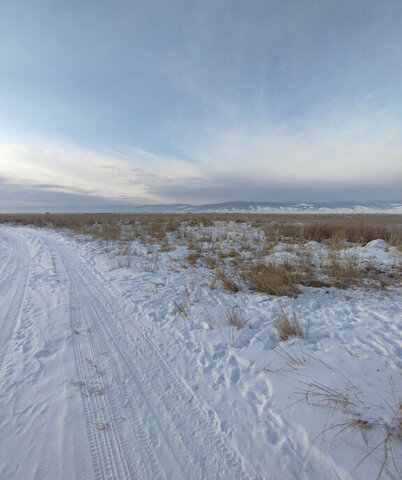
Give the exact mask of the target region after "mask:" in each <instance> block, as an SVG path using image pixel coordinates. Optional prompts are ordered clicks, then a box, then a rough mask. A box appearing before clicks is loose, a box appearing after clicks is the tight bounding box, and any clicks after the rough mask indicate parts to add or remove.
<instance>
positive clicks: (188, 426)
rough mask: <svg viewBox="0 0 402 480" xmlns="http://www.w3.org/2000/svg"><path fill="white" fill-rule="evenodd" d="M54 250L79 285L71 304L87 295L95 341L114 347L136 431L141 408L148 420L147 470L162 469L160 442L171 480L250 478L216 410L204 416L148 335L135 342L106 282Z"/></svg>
mask: <svg viewBox="0 0 402 480" xmlns="http://www.w3.org/2000/svg"><path fill="white" fill-rule="evenodd" d="M53 248H54V249H55V250H57V251H58V253H59V254H60V256H61V257H62V259H63V263H64V265H65V268H66V270H67V273H68V275H69V276H70V280H71V283H72V284H75V287H73V289H76V290H75V291H74V294H73V295H72V298H74V296H76V300H72V302H73V304H74V305H75V306H76V308H77V305H78V304H79V303H80V302H82V299H83V295H85V296H86V297H87V303H86V306H85V312H83V313H85V314H86V315H88V317H89V318H92V320H93V323H94V325H95V328H94V331H93V333H92V335H91V336H92V337H93V338H95V339H96V340H95V342H96V343H97V344H98V345H99V347H100V348H105V347H106V348H109V349H111V348H112V360H111V361H110V362H109V365H108V367H109V369H110V370H111V373H112V376H113V378H114V379H117V380H118V383H117V385H118V391H119V395H120V398H121V399H124V398H126V399H130V398H132V399H135V401H136V405H135V407H134V408H127V412H126V414H127V417H128V419H129V423H130V426H131V427H132V430H133V431H135V430H136V429H137V430H138V421H139V418H133V415H136V416H137V417H138V414H136V413H135V412H136V409H137V408H136V407H138V408H140V409H141V412H142V416H143V417H144V418H147V429H146V430H144V427H143V426H142V427H141V428H140V434H141V436H142V437H144V436H145V437H146V438H147V439H148V441H147V442H146V445H145V446H144V444H142V445H139V452H142V455H143V456H144V457H145V459H146V462H147V463H146V464H145V465H146V466H147V470H148V469H149V468H150V467H151V466H152V465H157V461H156V459H155V455H154V452H153V451H152V443H155V440H157V442H156V443H159V446H156V447H155V448H154V450H155V452H157V453H158V456H159V457H160V459H161V460H163V465H164V468H165V472H166V473H168V475H169V477H168V478H173V477H172V475H174V478H180V477H181V478H184V479H188V478H192V479H198V478H199V479H201V478H208V479H213V478H216V479H218V478H219V479H222V478H228V479H229V478H236V479H238V478H249V476H248V475H247V473H246V472H245V470H244V467H243V465H242V462H241V460H240V458H239V456H238V454H237V453H236V452H235V451H234V450H233V448H232V447H231V445H230V444H229V441H228V439H227V438H226V437H225V436H224V434H223V433H222V432H221V431H220V429H219V426H218V424H217V422H216V419H215V418H214V413H213V411H212V410H209V411H208V412H206V411H205V408H204V406H203V405H202V402H201V401H200V400H199V399H198V398H197V397H196V396H195V395H194V392H193V391H192V390H191V389H190V388H189V387H188V386H187V385H186V384H185V383H184V382H183V381H182V380H181V378H180V377H179V376H178V375H177V374H176V373H175V372H173V370H172V369H171V368H170V366H169V365H168V364H167V362H166V361H165V360H164V358H163V357H162V355H161V353H160V352H159V350H158V349H157V348H156V347H155V345H154V344H153V342H152V340H151V339H150V337H149V334H148V333H146V332H145V331H142V330H141V329H139V328H138V327H137V336H136V338H135V339H133V338H131V337H130V336H129V335H128V334H127V333H126V332H125V331H124V326H123V324H122V322H121V319H120V318H119V316H120V315H123V314H124V312H123V311H122V309H121V307H119V308H118V307H117V306H118V304H119V303H121V302H122V299H121V298H117V297H116V295H114V294H112V293H111V292H110V291H108V289H107V287H106V286H105V284H104V282H101V281H100V280H99V279H98V278H97V277H96V276H95V275H94V273H93V272H92V271H91V270H90V269H89V268H88V267H87V266H86V265H85V264H83V262H82V260H81V259H80V258H79V257H78V256H77V255H76V253H75V252H73V251H72V249H71V248H69V247H66V246H65V245H63V244H61V243H56V242H55V243H54V245H53ZM78 285H79V286H80V288H79V290H78ZM84 292H85V294H84ZM83 317H84V315H82V318H83ZM106 319H107V320H106ZM91 342H93V340H91ZM89 343H90V342H89ZM92 351H93V346H92ZM93 354H94V352H93ZM83 355H85V350H84V352H80V353H79V354H78V355H77V356H80V357H81V359H82V356H83ZM122 367H123V369H124V373H125V374H126V376H127V381H126V383H125V384H123V383H121V381H122V378H123V375H122V371H121V369H122ZM82 370H84V369H82ZM83 374H85V372H84V371H83ZM86 376H87V377H88V374H86ZM115 383H116V382H115ZM123 385H124V386H123ZM105 396H106V395H105ZM113 408H114V407H113ZM113 408H112V413H113ZM155 437H157V438H156V439H155ZM141 443H142V442H141ZM144 447H145V452H144ZM144 454H145V455H144ZM150 460H151V461H150ZM145 465H144V468H145ZM152 468H153V467H152ZM158 472H159V475H156V473H157V472H155V471H153V473H152V476H150V475H149V473H148V472H147V473H148V474H147V476H146V477H140V478H159V477H160V476H161V470H160V469H158Z"/></svg>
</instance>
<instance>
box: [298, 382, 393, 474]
mask: <svg viewBox="0 0 402 480" xmlns="http://www.w3.org/2000/svg"><path fill="white" fill-rule="evenodd" d="M301 384H302V385H304V386H305V390H304V391H301V392H297V393H299V394H300V395H302V396H303V397H304V398H305V400H306V402H307V403H308V404H309V405H312V406H315V407H321V408H329V409H331V410H336V411H339V412H341V413H342V414H343V415H345V417H344V420H343V421H341V422H340V423H333V424H331V425H330V426H329V427H327V428H325V429H324V430H322V431H321V432H319V433H318V435H317V436H316V437H315V438H314V439H313V441H312V443H311V444H310V447H309V449H308V451H307V453H306V455H305V457H304V460H303V462H302V465H301V467H300V469H301V468H302V467H303V464H304V462H305V460H306V458H307V456H308V455H309V452H310V451H311V448H312V447H313V444H314V443H315V442H316V441H317V440H318V439H319V438H320V437H322V436H323V435H324V434H326V433H327V432H329V431H332V432H334V438H336V437H338V436H340V435H341V434H343V433H344V432H347V431H356V432H360V433H361V438H362V439H363V442H364V443H363V444H362V445H361V446H362V447H363V448H365V450H366V454H365V455H364V456H363V457H362V458H361V459H360V460H359V462H358V463H357V464H356V465H355V466H354V468H353V470H352V471H351V472H350V473H349V475H348V477H347V478H351V476H352V475H353V474H354V472H355V471H356V470H357V469H358V468H359V467H360V465H362V464H363V463H364V462H365V461H366V460H367V459H368V458H369V457H371V456H373V455H374V454H377V458H376V461H377V463H378V465H379V467H378V468H379V470H378V471H377V472H373V474H374V475H375V477H374V476H373V478H376V480H379V479H380V478H382V476H383V474H386V475H387V478H395V476H394V474H393V473H392V472H391V470H392V469H393V470H394V471H395V472H396V474H397V476H398V478H401V474H402V472H401V469H400V466H398V460H400V455H399V456H398V454H397V450H396V444H397V443H398V442H401V441H402V399H399V401H398V402H397V404H396V408H394V414H393V416H392V418H391V419H390V420H388V421H387V420H385V419H384V418H383V416H382V415H377V416H371V417H370V418H369V419H367V418H362V416H361V414H360V413H359V408H363V411H365V412H369V411H370V409H371V407H374V408H378V406H377V405H370V404H366V403H363V402H362V400H361V398H360V394H361V392H360V391H359V390H358V389H357V388H356V387H354V391H351V390H350V388H348V389H346V388H344V389H343V390H339V389H336V388H332V387H329V386H327V385H324V384H321V383H319V382H311V383H306V382H301ZM350 386H353V384H351V383H350V382H349V387H350ZM374 432H377V434H379V438H380V440H379V441H378V436H377V438H376V439H374V438H375V437H374V438H372V437H371V434H372V433H374Z"/></svg>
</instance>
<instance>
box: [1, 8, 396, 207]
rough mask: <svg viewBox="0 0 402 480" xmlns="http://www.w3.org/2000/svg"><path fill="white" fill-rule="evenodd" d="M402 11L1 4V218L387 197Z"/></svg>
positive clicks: (392, 190) (392, 189)
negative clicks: (59, 210) (85, 208)
mask: <svg viewBox="0 0 402 480" xmlns="http://www.w3.org/2000/svg"><path fill="white" fill-rule="evenodd" d="M401 44H402V3H401V2H400V1H399V0H395V1H394V0H384V1H381V2H378V1H361V0H353V1H350V0H348V1H342V0H337V1H335V0H334V1H327V0H306V1H296V0H292V1H283V0H281V1H271V0H265V1H263V0H259V1H257V0H250V1H244V0H243V1H238V0H232V1H229V0H224V1H219V0H214V1H205V2H192V1H175V0H169V1H167V0H166V1H154V0H150V1H129V0H124V1H123V0H121V1H120V0H115V1H106V0H102V1H95V0H93V1H84V0H80V1H69V2H63V1H40V0H39V1H35V2H31V1H18V2H17V1H10V0H3V1H2V2H1V3H0V208H3V209H4V208H10V209H11V208H13V205H14V206H17V205H18V206H23V205H24V204H28V205H32V206H35V205H38V206H39V205H43V206H44V205H46V204H47V203H53V204H55V205H59V204H60V205H65V204H71V205H74V204H76V205H78V204H80V205H82V204H83V203H84V204H85V202H87V204H88V205H93V204H95V203H99V204H107V203H175V202H190V203H208V202H215V201H227V200H267V201H275V200H277V201H285V200H290V201H294V200H308V201H313V200H320V201H331V200H374V199H384V200H386V199H400V198H401V190H400V185H401V180H402V168H401V165H402V158H401V157H402V128H401V125H402V50H401V48H400V45H401Z"/></svg>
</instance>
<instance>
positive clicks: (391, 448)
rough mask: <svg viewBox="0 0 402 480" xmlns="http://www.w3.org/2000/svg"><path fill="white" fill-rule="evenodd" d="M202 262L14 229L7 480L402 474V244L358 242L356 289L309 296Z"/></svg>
mask: <svg viewBox="0 0 402 480" xmlns="http://www.w3.org/2000/svg"><path fill="white" fill-rule="evenodd" d="M240 227H241V226H240ZM240 227H236V228H240ZM217 228H218V227H217ZM225 228H227V227H225ZM233 228H234V227H233ZM195 231H196V229H195ZM231 248H232V247H231ZM326 249H327V247H326V246H325V245H323V244H319V243H316V242H310V243H309V244H308V245H304V246H303V251H304V252H306V251H308V259H309V261H310V262H311V263H312V264H314V263H316V264H319V263H320V262H324V260H323V259H324V258H326V257H325V256H326V255H327V251H326ZM223 250H224V249H223ZM304 254H305V253H304ZM188 255H189V251H188V248H187V246H186V245H184V244H180V245H177V247H176V248H173V249H168V248H161V246H160V245H158V244H153V245H152V246H151V247H150V246H149V245H146V244H144V243H143V242H140V241H139V240H138V239H133V240H131V241H130V242H126V244H125V246H124V249H123V248H122V245H121V242H119V241H108V242H105V241H93V240H91V239H89V238H88V237H85V236H83V235H81V236H72V235H68V234H67V233H66V232H60V231H54V230H50V229H40V228H33V227H15V226H10V225H1V226H0V271H1V274H0V385H1V387H0V428H1V435H0V478H1V479H18V480H26V479H41V480H44V479H49V480H53V479H102V480H104V479H128V478H133V479H134V478H135V479H159V478H165V479H168V480H176V479H180V478H181V479H185V480H191V479H208V480H210V479H241V478H250V479H273V480H276V479H306V480H313V479H314V480H315V479H317V480H318V479H322V480H327V479H328V480H330V479H356V480H357V479H367V480H369V479H376V478H378V477H380V478H391V479H394V478H401V472H402V448H401V447H402V438H401V437H402V403H401V402H402V362H401V354H402V333H401V325H402V318H401V307H402V301H401V285H400V268H401V257H400V251H399V250H398V249H397V248H396V247H394V246H389V245H388V244H387V243H386V242H385V241H384V240H373V241H371V242H369V243H367V244H366V245H365V246H356V245H354V246H351V245H349V247H348V249H347V251H346V250H345V251H343V250H342V249H341V250H339V252H338V255H341V256H342V255H349V258H351V257H350V255H353V259H354V261H355V262H356V264H357V265H358V268H359V271H360V272H361V276H360V277H359V280H358V281H357V282H355V284H354V285H353V286H349V287H348V288H343V289H341V288H336V287H335V286H331V285H330V284H327V285H326V286H323V285H325V282H322V285H321V286H316V287H315V286H303V287H301V289H300V293H299V294H297V295H292V296H273V295H267V294H266V293H262V292H256V291H254V290H251V289H250V288H249V287H248V285H247V282H245V281H243V280H242V279H236V281H237V282H238V285H239V289H238V291H237V292H231V291H229V290H228V289H226V288H224V282H223V281H222V279H221V277H219V276H218V277H217V276H216V272H214V270H213V269H211V268H207V266H205V265H203V264H201V263H200V262H199V259H197V258H195V259H193V261H190V262H189V257H188ZM244 255H247V253H244ZM267 255H268V256H269V257H270V258H271V259H275V260H278V259H279V260H286V261H287V262H289V263H291V262H292V261H294V262H297V260H298V258H299V257H300V255H301V253H300V251H299V250H298V248H297V246H289V245H287V244H286V243H281V242H279V243H278V244H276V245H275V246H274V247H273V248H272V250H271V251H270V252H269V254H268V253H267ZM305 255H306V254H305ZM227 262H228V263H227V265H229V263H230V258H229V259H228V260H227ZM191 263H193V265H191ZM373 272H374V273H373ZM322 275H324V274H322ZM281 318H282V319H283V318H289V319H292V318H296V320H297V322H298V323H299V324H300V326H301V328H302V331H303V333H304V335H302V336H304V338H301V337H297V336H290V337H289V338H288V339H287V340H286V341H285V340H284V341H280V339H279V337H278V330H277V328H276V326H277V322H278V319H281Z"/></svg>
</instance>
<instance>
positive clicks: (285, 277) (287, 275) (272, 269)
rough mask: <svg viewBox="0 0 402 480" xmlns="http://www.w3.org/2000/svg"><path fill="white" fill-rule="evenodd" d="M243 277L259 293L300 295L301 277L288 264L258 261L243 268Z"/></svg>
mask: <svg viewBox="0 0 402 480" xmlns="http://www.w3.org/2000/svg"><path fill="white" fill-rule="evenodd" d="M241 273H242V277H243V279H244V280H245V281H246V283H248V284H249V285H250V287H251V288H252V289H253V290H256V291H257V292H263V293H267V294H268V295H277V296H293V295H296V294H297V293H299V291H300V288H299V284H300V283H301V280H302V277H301V275H300V274H299V273H298V272H297V271H295V269H294V267H293V266H292V265H290V264H289V263H288V262H278V261H275V260H272V261H269V262H264V261H261V260H260V261H256V262H253V263H251V264H249V265H246V266H244V267H243V268H242V271H241Z"/></svg>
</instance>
